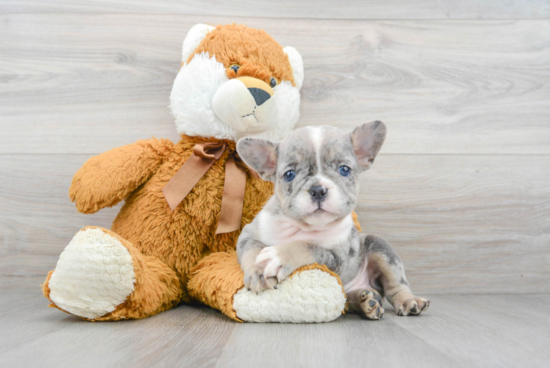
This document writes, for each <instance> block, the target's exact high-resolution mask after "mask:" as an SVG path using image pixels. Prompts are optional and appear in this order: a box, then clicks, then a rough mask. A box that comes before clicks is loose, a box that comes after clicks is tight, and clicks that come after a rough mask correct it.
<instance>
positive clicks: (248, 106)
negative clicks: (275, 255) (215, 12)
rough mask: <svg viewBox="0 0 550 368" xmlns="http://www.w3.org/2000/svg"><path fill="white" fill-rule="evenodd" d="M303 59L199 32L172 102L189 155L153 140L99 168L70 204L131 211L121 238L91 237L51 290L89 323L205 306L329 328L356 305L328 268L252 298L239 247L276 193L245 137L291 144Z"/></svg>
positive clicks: (98, 162)
mask: <svg viewBox="0 0 550 368" xmlns="http://www.w3.org/2000/svg"><path fill="white" fill-rule="evenodd" d="M303 73H304V71H303V64H302V58H301V56H300V54H299V53H298V52H297V51H296V50H295V49H293V48H291V47H285V48H283V47H281V46H280V45H279V44H278V43H277V42H276V41H275V40H274V39H273V38H272V37H271V36H269V35H268V34H267V33H266V32H264V31H261V30H255V29H251V28H248V27H245V26H242V25H226V26H217V27H211V26H207V25H203V24H198V25H196V26H194V27H193V28H192V29H191V30H190V31H189V33H188V35H187V37H186V38H185V41H184V42H183V55H182V68H181V70H180V72H179V73H178V75H177V77H176V80H175V82H174V86H173V89H172V93H171V109H172V113H173V115H174V116H175V118H176V126H177V129H178V132H179V133H180V134H181V135H182V138H181V140H180V141H179V142H178V143H172V142H171V141H169V140H163V139H160V140H158V139H150V140H143V141H138V142H137V143H134V144H130V145H127V146H124V147H119V148H115V149H113V150H111V151H108V152H105V153H103V154H101V155H99V156H96V157H92V158H91V159H89V160H88V161H87V162H86V163H85V164H84V165H83V166H82V168H81V169H80V170H79V171H78V172H77V173H76V175H75V176H74V178H73V181H72V184H71V188H70V192H69V194H70V197H71V200H72V201H74V202H75V203H76V207H77V209H78V210H79V211H80V212H83V213H94V212H96V211H99V210H100V209H102V208H104V207H110V206H113V205H115V204H117V203H118V202H120V201H122V200H125V204H124V206H123V207H122V209H121V210H120V212H119V214H118V216H117V217H116V219H115V220H114V222H113V225H112V228H111V230H106V229H102V228H98V227H86V228H84V229H82V230H81V231H79V232H78V233H77V234H76V235H75V236H74V238H73V239H72V241H71V242H70V243H69V245H68V246H67V247H66V248H65V250H64V251H63V253H62V254H61V256H60V258H59V261H58V263H57V266H56V269H55V270H54V271H51V272H50V273H49V275H48V277H47V279H46V282H45V283H44V285H43V291H44V295H45V296H46V297H47V298H49V300H50V301H51V303H52V304H51V305H50V306H53V307H56V308H58V309H61V310H63V311H65V312H67V313H70V314H73V315H75V316H79V317H81V318H84V319H87V320H94V321H106V320H119V319H134V318H144V317H148V316H151V315H154V314H156V313H159V312H161V311H164V310H167V309H169V308H172V307H173V306H175V305H177V304H178V303H180V302H189V301H191V300H192V299H195V300H199V301H201V302H203V303H206V304H208V305H210V306H212V307H214V308H217V309H219V310H221V311H222V312H223V313H225V314H226V315H227V316H229V317H231V318H233V319H235V320H246V321H281V322H282V321H288V322H313V321H315V322H321V321H329V320H332V319H335V318H337V317H338V316H339V315H340V314H341V312H342V310H343V309H344V304H345V295H344V294H343V291H342V286H341V284H340V282H339V279H338V277H337V276H336V275H335V274H333V273H331V272H330V271H329V270H328V269H326V268H324V267H319V266H316V265H313V266H309V267H306V268H305V269H303V270H300V271H299V272H298V273H296V274H295V275H293V277H291V278H289V279H288V280H286V281H285V282H284V283H282V284H281V286H280V288H279V289H277V290H268V291H266V292H262V293H260V294H259V295H256V294H255V293H252V292H250V291H248V290H246V289H244V288H243V282H242V278H243V275H242V271H241V270H240V267H239V265H238V262H237V258H236V255H235V252H234V250H235V244H236V241H237V238H238V236H239V234H240V231H241V230H242V228H243V227H244V226H245V225H246V224H247V223H249V222H251V220H252V219H253V217H254V216H255V215H256V214H257V213H258V212H259V210H260V209H261V207H262V205H263V204H264V202H265V201H266V200H267V199H268V198H269V196H270V195H271V193H272V185H271V183H268V182H264V181H263V180H261V179H260V178H259V177H257V176H256V175H255V173H253V172H252V171H251V170H249V169H248V168H247V167H246V165H244V163H243V162H242V161H241V160H240V159H239V157H238V155H237V153H236V151H235V141H236V140H237V139H238V138H241V137H243V136H256V137H264V138H268V139H272V140H280V139H282V138H283V137H284V136H285V135H286V134H287V133H288V132H290V131H291V130H292V129H293V128H294V126H295V124H296V122H297V120H298V116H299V104H300V96H299V89H300V87H301V84H302V81H303Z"/></svg>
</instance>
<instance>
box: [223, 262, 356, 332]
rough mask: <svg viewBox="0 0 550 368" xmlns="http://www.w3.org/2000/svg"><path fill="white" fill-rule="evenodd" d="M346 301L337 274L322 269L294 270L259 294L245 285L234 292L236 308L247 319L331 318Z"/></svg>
mask: <svg viewBox="0 0 550 368" xmlns="http://www.w3.org/2000/svg"><path fill="white" fill-rule="evenodd" d="M345 305H346V298H345V295H344V292H343V290H342V285H340V283H339V282H338V280H337V279H336V277H334V276H332V275H331V274H329V273H328V272H324V271H322V270H319V269H311V270H306V271H301V272H298V273H295V274H294V275H292V276H290V277H289V278H287V279H285V280H283V281H282V282H281V283H280V284H278V285H277V288H276V289H266V290H263V291H261V292H260V293H258V294H256V293H255V292H253V291H250V290H247V289H246V288H242V289H240V290H239V291H238V292H237V293H236V294H235V295H234V296H233V309H234V310H235V312H236V313H237V317H239V318H240V319H241V320H243V321H245V322H290V323H308V322H309V323H311V322H330V321H333V320H335V319H336V318H338V317H339V316H340V315H341V314H342V311H343V310H344V308H345Z"/></svg>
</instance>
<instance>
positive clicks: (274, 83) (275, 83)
mask: <svg viewBox="0 0 550 368" xmlns="http://www.w3.org/2000/svg"><path fill="white" fill-rule="evenodd" d="M269 85H270V86H271V88H275V86H276V85H277V79H275V78H271V80H270V81H269Z"/></svg>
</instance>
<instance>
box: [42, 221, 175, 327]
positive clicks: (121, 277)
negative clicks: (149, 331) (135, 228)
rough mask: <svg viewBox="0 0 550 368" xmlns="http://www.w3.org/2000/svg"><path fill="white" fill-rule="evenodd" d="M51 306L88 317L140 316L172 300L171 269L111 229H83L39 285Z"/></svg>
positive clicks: (166, 305) (172, 301) (172, 276)
mask: <svg viewBox="0 0 550 368" xmlns="http://www.w3.org/2000/svg"><path fill="white" fill-rule="evenodd" d="M43 291H44V295H45V296H46V297H48V298H49V299H50V301H51V302H52V303H53V306H55V307H57V308H59V309H61V310H63V311H65V312H68V313H70V314H73V315H75V316H78V317H81V318H84V319H88V320H118V319H126V318H143V317H147V316H149V315H152V314H155V313H158V312H159V311H161V310H165V309H168V308H170V307H171V306H173V305H175V304H177V302H178V301H179V300H180V298H181V294H182V293H181V288H180V287H179V281H178V280H177V277H176V275H175V273H174V272H173V271H172V270H171V269H169V268H168V267H167V266H166V265H164V264H163V263H162V262H161V261H160V260H158V259H156V258H153V257H147V256H144V255H143V254H141V253H140V252H139V251H137V250H136V249H135V248H134V247H133V245H132V244H131V243H130V242H128V241H126V240H124V239H122V238H121V237H119V236H117V235H116V234H114V233H113V232H111V231H108V230H104V229H101V228H85V229H83V230H82V231H80V232H78V233H77V234H76V235H75V236H74V238H73V239H72V240H71V242H70V243H69V245H68V246H67V247H66V248H65V250H64V251H63V253H61V256H60V257H59V261H58V262H57V267H56V268H55V270H54V271H52V272H50V275H49V276H48V279H47V280H46V283H45V284H44V286H43Z"/></svg>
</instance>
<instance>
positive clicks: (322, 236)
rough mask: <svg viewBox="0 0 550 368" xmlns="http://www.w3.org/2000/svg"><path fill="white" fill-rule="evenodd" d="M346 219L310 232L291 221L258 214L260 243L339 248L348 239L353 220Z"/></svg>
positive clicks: (266, 214)
mask: <svg viewBox="0 0 550 368" xmlns="http://www.w3.org/2000/svg"><path fill="white" fill-rule="evenodd" d="M348 217H349V218H348ZM348 217H346V218H344V219H343V220H340V221H339V222H338V223H335V224H329V225H326V226H323V227H320V228H319V229H312V230H310V229H303V228H302V227H300V226H299V225H298V224H297V223H296V222H295V221H293V220H291V219H288V218H285V217H279V216H271V215H270V214H269V213H260V215H259V220H260V226H259V230H260V241H261V242H262V243H264V244H265V245H268V246H276V245H283V244H288V243H292V242H299V241H304V242H308V243H314V244H316V245H319V246H322V247H323V248H334V247H336V246H341V245H342V244H343V243H345V242H346V240H347V239H348V237H349V234H350V231H351V229H352V226H353V220H352V219H351V215H350V216H348Z"/></svg>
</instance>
